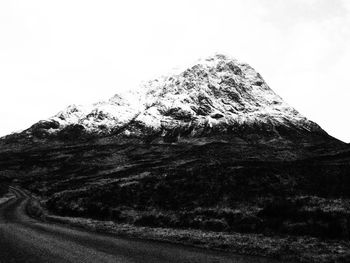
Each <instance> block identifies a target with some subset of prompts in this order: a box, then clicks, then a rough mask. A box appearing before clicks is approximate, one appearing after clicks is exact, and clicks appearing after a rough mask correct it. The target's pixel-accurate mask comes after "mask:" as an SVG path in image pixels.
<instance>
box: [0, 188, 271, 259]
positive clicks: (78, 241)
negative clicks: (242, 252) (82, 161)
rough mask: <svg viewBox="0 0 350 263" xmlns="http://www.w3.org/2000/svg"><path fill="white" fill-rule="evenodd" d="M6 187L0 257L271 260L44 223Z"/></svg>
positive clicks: (24, 199)
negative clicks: (9, 194)
mask: <svg viewBox="0 0 350 263" xmlns="http://www.w3.org/2000/svg"><path fill="white" fill-rule="evenodd" d="M11 191H12V192H13V193H14V194H15V195H16V198H14V199H12V200H10V201H8V202H7V203H5V204H2V205H1V206H0V263H11V262H14V263H15V262H16V263H17V262H21V263H22V262H25V263H41V262H45V263H48V262H50V263H58V262H84V263H87V262H94V263H96V262H98V263H103V262H127V263H129V262H152V263H157V262H188V263H192V262H193V263H195V262H215V263H224V262H225V263H226V262H236V263H253V262H254V263H267V262H274V261H272V260H270V259H265V258H255V257H246V256H239V255H232V254H228V253H219V252H212V251H208V250H204V249H196V248H191V247H185V246H181V245H173V244H168V243H162V242H153V241H143V240H134V239H127V238H119V237H114V236H110V235H103V234H98V233H92V232H88V231H84V230H77V229H71V228H69V227H67V226H64V225H58V224H49V223H44V222H41V221H37V220H35V219H33V218H30V217H29V216H27V215H26V213H25V206H26V203H27V202H28V200H29V196H28V195H26V194H25V193H24V192H23V191H21V190H20V189H16V188H11Z"/></svg>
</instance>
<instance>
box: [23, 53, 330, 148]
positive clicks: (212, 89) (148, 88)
mask: <svg viewBox="0 0 350 263" xmlns="http://www.w3.org/2000/svg"><path fill="white" fill-rule="evenodd" d="M305 134H307V135H306V137H308V136H310V134H312V135H320V136H321V137H327V139H329V136H327V134H326V133H325V132H324V131H323V130H322V129H321V128H320V127H319V126H318V125H317V124H315V123H313V122H312V121H309V120H308V119H306V118H305V117H303V116H302V115H301V114H299V113H298V112H297V111H296V110H295V109H293V108H292V107H290V106H289V105H288V104H286V103H285V102H284V101H283V100H282V98H281V97H279V96H278V95H277V94H276V93H274V92H273V91H272V90H271V89H270V88H269V86H268V85H267V84H266V82H265V81H264V80H263V78H262V77H261V75H260V74H259V73H257V72H256V71H255V70H254V69H253V68H252V67H250V66H249V65H247V64H245V63H240V62H238V61H237V60H235V59H232V58H230V57H227V56H224V55H215V56H212V57H209V58H206V59H203V60H199V61H198V62H197V63H196V64H195V65H193V66H192V67H190V68H188V69H186V70H184V71H183V72H181V73H179V74H172V75H169V76H163V77H160V78H158V79H155V80H152V81H149V82H146V83H144V84H143V85H141V86H140V87H139V88H138V89H137V90H134V91H129V92H126V93H124V94H118V95H115V96H114V97H112V98H111V99H110V100H108V101H103V102H99V103H95V104H93V105H88V106H76V105H71V106H69V107H68V108H66V109H65V110H63V111H61V112H59V113H58V114H56V115H55V116H53V117H52V118H50V119H48V120H44V121H40V122H38V123H36V124H35V125H33V126H32V127H31V128H29V129H27V130H25V131H24V132H23V133H21V135H22V137H23V136H24V137H26V138H33V137H34V138H39V139H44V138H53V137H56V138H61V139H69V138H74V139H75V140H76V139H77V138H79V137H81V138H83V137H86V136H88V137H89V136H90V137H91V136H93V137H96V136H97V137H103V136H106V135H107V136H111V135H112V136H115V137H118V138H124V139H127V138H129V139H130V138H139V139H147V140H148V141H154V142H155V141H156V142H176V141H181V140H184V139H185V140H186V139H188V138H198V137H208V136H214V135H220V136H223V135H225V136H231V135H234V136H237V135H238V136H239V137H243V138H245V139H254V136H256V135H258V137H259V138H261V136H262V135H264V137H266V138H270V139H271V138H280V137H281V136H282V137H289V138H292V137H295V136H301V137H305ZM252 135H253V136H252ZM221 139H227V138H224V137H221Z"/></svg>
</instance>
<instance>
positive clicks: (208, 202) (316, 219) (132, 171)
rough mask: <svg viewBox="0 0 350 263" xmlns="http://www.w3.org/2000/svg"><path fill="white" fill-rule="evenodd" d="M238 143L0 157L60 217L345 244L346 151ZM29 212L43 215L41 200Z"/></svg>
mask: <svg viewBox="0 0 350 263" xmlns="http://www.w3.org/2000/svg"><path fill="white" fill-rule="evenodd" d="M237 143H238V141H236V142H235V143H234V144H228V143H221V142H220V143H209V144H208V143H207V144H204V145H201V144H198V145H191V144H159V145H157V144H152V145H150V144H137V145H135V144H102V143H93V142H92V143H83V144H79V145H70V146H67V145H66V146H64V147H62V146H57V145H52V146H50V147H43V148H42V149H38V148H36V149H35V150H26V151H19V152H14V151H10V152H5V153H0V166H1V167H2V170H1V178H3V179H2V180H7V181H12V184H19V185H20V186H21V187H23V188H25V189H28V190H29V191H31V192H32V193H33V194H35V195H36V196H38V197H39V198H40V199H41V203H42V204H43V205H44V206H45V207H46V209H48V210H49V211H50V213H53V214H55V215H58V216H65V217H67V216H69V217H75V218H77V217H79V218H90V219H95V220H99V221H110V222H113V223H114V224H119V225H123V224H124V225H125V224H126V225H128V226H133V227H139V228H140V227H141V228H142V227H146V228H157V229H159V228H166V229H179V230H183V231H185V230H186V231H187V230H188V231H202V232H203V233H204V232H207V231H210V232H215V233H224V234H225V235H237V234H242V235H251V234H255V235H261V236H265V237H270V238H273V237H276V238H277V237H281V236H282V237H290V238H293V237H295V238H300V237H308V238H317V239H319V240H325V241H324V242H326V243H327V242H345V243H346V244H348V243H349V238H350V231H349V230H350V176H349V171H350V152H349V151H347V150H344V151H333V152H332V151H331V150H329V153H328V154H320V153H319V151H320V149H321V148H317V147H315V146H312V149H310V151H309V152H314V153H317V154H314V155H312V154H310V155H305V154H303V153H302V152H300V151H301V150H300V149H301V148H299V147H296V148H290V146H288V145H286V146H285V148H283V147H280V145H279V146H278V147H275V146H274V144H273V143H269V144H266V145H249V144H244V143H242V145H240V147H237ZM238 145H239V144H238ZM303 147H307V146H305V145H304V146H303ZM323 148H324V146H322V149H323ZM29 210H30V211H29V212H30V213H32V214H34V215H36V216H41V215H42V211H41V210H40V209H39V208H38V205H33V206H31V207H29ZM345 252H346V251H345Z"/></svg>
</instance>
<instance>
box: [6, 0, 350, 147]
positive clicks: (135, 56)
mask: <svg viewBox="0 0 350 263" xmlns="http://www.w3.org/2000/svg"><path fill="white" fill-rule="evenodd" d="M216 52H218V53H225V54H229V55H232V56H233V57H236V58H237V59H239V60H241V61H245V62H248V63H249V64H250V65H251V66H253V67H254V68H255V69H256V70H257V71H259V72H260V73H261V74H262V76H263V77H264V79H265V80H266V81H267V83H268V84H269V85H270V87H271V88H272V89H273V90H275V91H276V92H277V93H278V94H279V95H281V96H282V97H283V98H284V99H285V101H286V102H287V103H289V104H290V105H292V106H293V107H295V108H296V109H297V110H298V111H300V112H301V113H302V114H303V115H305V116H306V117H308V118H309V119H311V120H313V121H315V122H317V123H318V124H320V125H321V126H322V127H323V128H324V129H325V130H326V131H327V132H329V133H330V134H331V135H333V136H335V137H337V138H339V139H342V140H344V141H347V142H350V124H349V118H348V114H349V113H350V90H349V88H350V72H349V70H350V0H288V1H286V0H227V1H224V0H212V1H205V0H198V1H195V0H192V1H190V0H184V1H181V0H173V1H166V0H160V1H150V0H147V1H145V0H140V1H132V0H128V1H103V0H100V1H97V0H96V1H88V0H82V1H74V0H68V1H66V0H60V1H48V0H43V1H34V0H31V1H28V0H23V1H18V0H11V1H10V0H2V1H0V120H1V125H0V136H1V135H5V134H8V133H10V132H13V131H16V130H20V129H24V128H27V127H28V126H30V125H31V124H33V123H35V122H36V121H38V120H40V119H45V118H48V117H50V116H52V115H54V114H56V113H57V112H58V111H60V110H62V109H63V108H65V107H66V106H68V105H69V104H86V103H93V102H96V101H99V100H103V99H108V98H109V97H111V96H112V95H114V94H115V93H117V92H118V90H125V89H129V88H133V87H136V86H137V85H138V84H139V83H140V82H141V81H142V80H147V79H149V78H153V77H157V76H158V75H161V74H164V73H166V72H168V71H170V70H171V69H172V68H174V67H181V66H184V65H186V64H188V63H190V62H192V61H194V60H196V59H198V58H201V57H206V56H209V55H212V54H214V53H216Z"/></svg>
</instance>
